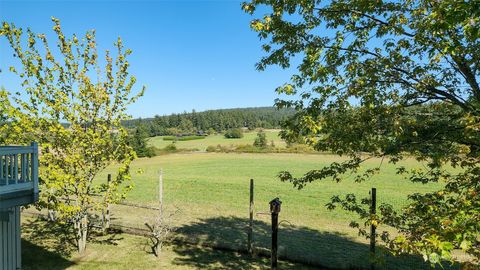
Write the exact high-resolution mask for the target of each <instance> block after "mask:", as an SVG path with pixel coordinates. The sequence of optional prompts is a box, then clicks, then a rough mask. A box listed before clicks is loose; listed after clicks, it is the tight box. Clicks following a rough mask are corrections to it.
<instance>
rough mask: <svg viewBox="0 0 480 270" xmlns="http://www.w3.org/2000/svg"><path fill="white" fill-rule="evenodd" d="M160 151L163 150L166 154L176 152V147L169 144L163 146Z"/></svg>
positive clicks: (173, 144)
mask: <svg viewBox="0 0 480 270" xmlns="http://www.w3.org/2000/svg"><path fill="white" fill-rule="evenodd" d="M162 150H164V151H166V152H176V151H177V146H176V145H175V143H171V144H169V145H167V146H165V147H164V148H163V149H162Z"/></svg>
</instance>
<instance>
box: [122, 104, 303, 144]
mask: <svg viewBox="0 0 480 270" xmlns="http://www.w3.org/2000/svg"><path fill="white" fill-rule="evenodd" d="M293 114H294V110H293V109H280V110H279V109H276V108H274V107H258V108H239V109H222V110H209V111H204V112H196V111H195V110H192V112H184V113H180V114H171V115H165V116H158V115H157V116H155V117H154V118H145V119H142V118H138V119H132V120H127V121H124V122H123V125H124V126H125V127H126V128H129V129H135V128H137V127H139V126H142V129H143V130H144V131H145V132H146V134H147V136H150V137H153V136H163V135H180V134H197V133H200V134H211V133H214V132H223V131H226V130H230V129H233V128H248V129H255V128H280V127H281V125H282V123H283V122H284V121H285V120H286V119H287V118H288V117H290V116H292V115H293Z"/></svg>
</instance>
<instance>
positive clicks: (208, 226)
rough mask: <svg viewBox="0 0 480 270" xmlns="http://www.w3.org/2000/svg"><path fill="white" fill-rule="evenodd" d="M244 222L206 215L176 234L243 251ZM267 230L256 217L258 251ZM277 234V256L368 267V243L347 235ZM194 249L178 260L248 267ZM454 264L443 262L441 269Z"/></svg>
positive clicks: (397, 269) (327, 265) (401, 265)
mask: <svg viewBox="0 0 480 270" xmlns="http://www.w3.org/2000/svg"><path fill="white" fill-rule="evenodd" d="M247 224H248V219H245V218H239V217H234V216H228V217H214V218H207V219H202V220H199V221H198V222H195V223H192V224H189V225H185V226H182V227H180V228H178V230H177V234H178V236H177V238H178V239H179V240H181V241H182V242H189V243H192V244H198V245H202V246H210V247H216V248H220V249H227V250H238V251H241V252H245V251H246V245H247V242H246V239H247ZM270 233H271V226H270V224H267V223H266V222H263V221H258V220H257V221H255V222H254V245H255V247H256V249H257V250H258V251H260V253H263V254H266V255H268V252H269V248H270V241H271V240H270ZM278 237H279V240H278V242H279V257H280V259H284V260H288V261H291V262H298V263H304V264H306V265H311V266H314V267H317V269H318V268H320V269H322V268H323V269H370V256H369V254H370V253H369V246H368V245H367V244H364V243H359V242H357V241H355V240H354V239H352V238H350V237H348V236H347V235H344V234H340V233H335V232H321V231H318V230H314V229H311V228H308V227H303V226H294V225H290V224H282V225H281V227H280V229H279V236H278ZM195 252H198V253H194V252H193V251H182V250H180V251H178V254H179V255H181V256H182V258H181V259H179V260H177V263H178V264H182V265H192V266H195V267H199V268H202V269H203V268H205V269H209V268H208V267H210V266H211V265H218V267H219V268H210V269H251V268H248V266H245V265H243V264H242V261H240V262H238V261H234V263H235V265H233V266H232V265H230V264H231V263H232V262H228V261H225V260H217V258H216V257H215V256H211V255H210V254H208V252H207V253H206V252H201V251H198V250H195ZM379 259H380V261H383V263H382V264H380V265H377V267H376V269H392V270H409V269H432V268H431V267H430V265H429V264H427V263H425V262H424V261H423V259H422V258H421V257H419V256H412V255H408V256H401V257H394V256H391V255H388V254H384V255H383V256H382V257H381V258H379ZM247 264H248V263H247ZM222 267H224V268H222ZM230 267H233V268H230ZM245 267H246V268H245ZM456 268H457V267H449V266H448V265H445V266H444V268H443V269H456ZM439 269H440V268H439Z"/></svg>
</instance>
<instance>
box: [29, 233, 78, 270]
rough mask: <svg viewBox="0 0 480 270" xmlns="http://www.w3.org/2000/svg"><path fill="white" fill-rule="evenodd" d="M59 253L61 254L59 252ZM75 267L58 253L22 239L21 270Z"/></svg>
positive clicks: (52, 269) (53, 269)
mask: <svg viewBox="0 0 480 270" xmlns="http://www.w3.org/2000/svg"><path fill="white" fill-rule="evenodd" d="M60 253H61V252H60ZM73 265H75V263H74V262H72V261H70V260H68V259H67V258H65V257H63V256H62V255H61V254H59V252H58V251H51V250H50V249H47V248H45V247H42V246H39V245H36V244H34V243H32V242H30V241H28V240H24V239H22V269H23V270H30V269H32V270H33V269H51V270H56V269H66V268H68V267H70V266H73Z"/></svg>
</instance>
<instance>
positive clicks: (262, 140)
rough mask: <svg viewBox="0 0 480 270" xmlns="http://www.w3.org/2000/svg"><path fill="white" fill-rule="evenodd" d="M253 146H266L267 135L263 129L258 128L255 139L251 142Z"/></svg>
mask: <svg viewBox="0 0 480 270" xmlns="http://www.w3.org/2000/svg"><path fill="white" fill-rule="evenodd" d="M253 146H255V147H259V148H266V147H267V146H268V144H267V135H266V134H265V132H264V131H263V130H260V131H259V132H258V133H257V137H256V138H255V141H254V142H253Z"/></svg>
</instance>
